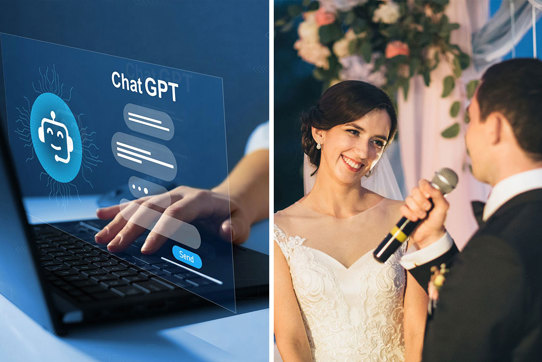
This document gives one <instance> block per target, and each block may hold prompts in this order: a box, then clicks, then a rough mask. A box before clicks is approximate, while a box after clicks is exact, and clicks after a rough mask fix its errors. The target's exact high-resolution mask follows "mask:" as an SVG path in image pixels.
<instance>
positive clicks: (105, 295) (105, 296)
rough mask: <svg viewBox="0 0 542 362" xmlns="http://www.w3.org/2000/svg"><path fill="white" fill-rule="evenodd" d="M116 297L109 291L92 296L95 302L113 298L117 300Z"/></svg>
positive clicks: (116, 295)
mask: <svg viewBox="0 0 542 362" xmlns="http://www.w3.org/2000/svg"><path fill="white" fill-rule="evenodd" d="M118 297H119V296H118V294H116V293H113V292H112V291H110V290H106V291H105V292H100V293H95V294H92V298H94V299H96V300H107V299H114V298H118Z"/></svg>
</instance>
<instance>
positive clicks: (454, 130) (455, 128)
mask: <svg viewBox="0 0 542 362" xmlns="http://www.w3.org/2000/svg"><path fill="white" fill-rule="evenodd" d="M458 134H459V123H457V122H456V123H454V124H452V125H451V126H450V127H448V128H446V129H445V130H444V131H442V132H441V134H440V135H441V136H442V137H444V138H454V137H457V135H458Z"/></svg>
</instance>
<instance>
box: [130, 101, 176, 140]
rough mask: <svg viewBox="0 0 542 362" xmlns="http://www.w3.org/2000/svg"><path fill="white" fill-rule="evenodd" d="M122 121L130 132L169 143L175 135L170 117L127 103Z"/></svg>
mask: <svg viewBox="0 0 542 362" xmlns="http://www.w3.org/2000/svg"><path fill="white" fill-rule="evenodd" d="M123 114H124V121H125V122H126V125H127V126H128V128H130V129H131V130H132V131H135V132H139V133H143V134H145V135H147V136H151V137H156V138H160V139H163V140H165V141H169V140H170V139H172V138H173V135H174V134H175V126H174V124H173V121H172V120H171V117H170V116H169V115H168V114H167V113H164V112H161V111H157V110H154V109H151V108H147V107H142V106H138V105H135V104H131V103H128V104H127V105H126V106H124V112H123Z"/></svg>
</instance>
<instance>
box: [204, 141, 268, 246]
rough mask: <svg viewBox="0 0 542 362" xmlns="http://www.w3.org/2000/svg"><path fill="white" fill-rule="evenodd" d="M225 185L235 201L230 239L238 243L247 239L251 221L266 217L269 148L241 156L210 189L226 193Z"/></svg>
mask: <svg viewBox="0 0 542 362" xmlns="http://www.w3.org/2000/svg"><path fill="white" fill-rule="evenodd" d="M228 187H229V195H230V199H231V200H235V203H236V204H237V205H238V208H237V209H236V210H234V209H233V207H232V215H231V219H232V225H233V226H232V231H231V232H232V233H233V242H234V243H236V244H240V243H242V242H243V241H245V240H246V239H248V234H249V232H250V225H252V224H253V223H255V222H257V221H260V220H263V219H266V218H268V217H269V150H267V149H260V150H257V151H254V152H251V153H249V154H248V155H246V156H245V157H243V158H242V159H241V161H239V163H238V164H237V166H235V168H234V169H233V170H232V172H231V173H230V175H229V176H228V177H227V178H226V180H224V182H222V183H221V184H220V185H218V186H217V187H215V188H214V189H213V190H212V191H214V192H217V193H219V194H227V193H228ZM237 225H239V226H237ZM237 228H239V233H237V234H236V229H237Z"/></svg>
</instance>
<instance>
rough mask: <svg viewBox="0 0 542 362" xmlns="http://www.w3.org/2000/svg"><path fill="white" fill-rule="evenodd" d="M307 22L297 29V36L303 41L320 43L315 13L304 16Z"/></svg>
mask: <svg viewBox="0 0 542 362" xmlns="http://www.w3.org/2000/svg"><path fill="white" fill-rule="evenodd" d="M304 17H305V21H303V22H301V23H300V24H299V27H298V28H297V34H298V35H299V38H300V39H301V40H303V41H308V42H313V43H319V42H320V36H319V35H318V29H319V28H320V27H319V26H318V23H317V22H316V18H315V12H314V11H311V12H307V13H305V14H304Z"/></svg>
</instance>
